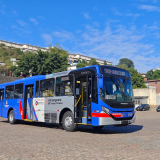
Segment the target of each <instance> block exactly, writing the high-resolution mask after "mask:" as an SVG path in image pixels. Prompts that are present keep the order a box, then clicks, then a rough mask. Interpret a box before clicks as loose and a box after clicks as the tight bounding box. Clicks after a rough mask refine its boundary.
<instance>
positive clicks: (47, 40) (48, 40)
mask: <svg viewBox="0 0 160 160" xmlns="http://www.w3.org/2000/svg"><path fill="white" fill-rule="evenodd" d="M41 37H42V38H43V39H44V41H45V43H46V45H49V44H50V43H52V36H51V35H50V34H42V35H41Z"/></svg>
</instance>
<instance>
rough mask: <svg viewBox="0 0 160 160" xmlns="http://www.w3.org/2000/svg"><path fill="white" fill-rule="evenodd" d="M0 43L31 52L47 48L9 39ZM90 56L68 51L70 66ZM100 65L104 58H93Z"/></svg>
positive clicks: (14, 61)
mask: <svg viewBox="0 0 160 160" xmlns="http://www.w3.org/2000/svg"><path fill="white" fill-rule="evenodd" d="M0 43H3V44H5V45H6V46H8V47H14V48H19V49H21V50H22V51H24V52H25V51H31V52H36V51H37V50H39V49H40V50H42V51H44V52H45V51H47V50H48V47H46V48H44V47H38V46H34V45H30V44H26V43H24V44H19V43H14V42H9V41H4V40H0ZM91 58H94V57H88V56H85V55H81V54H70V53H69V57H68V59H69V64H70V66H76V65H77V64H78V60H81V61H82V60H86V61H87V62H89V61H90V60H91ZM94 59H95V60H96V61H97V62H98V63H99V64H100V65H104V61H105V60H101V59H97V58H94ZM11 61H12V62H13V63H16V61H17V60H16V59H14V58H12V60H11ZM106 62H107V64H109V65H112V62H109V61H106ZM72 68H75V67H70V68H69V69H68V70H70V69H72Z"/></svg>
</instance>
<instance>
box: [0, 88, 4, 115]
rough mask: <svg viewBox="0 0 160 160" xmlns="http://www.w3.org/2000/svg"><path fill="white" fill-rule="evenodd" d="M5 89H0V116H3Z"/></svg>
mask: <svg viewBox="0 0 160 160" xmlns="http://www.w3.org/2000/svg"><path fill="white" fill-rule="evenodd" d="M3 98H4V89H0V117H2V108H3Z"/></svg>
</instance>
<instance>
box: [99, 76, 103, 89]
mask: <svg viewBox="0 0 160 160" xmlns="http://www.w3.org/2000/svg"><path fill="white" fill-rule="evenodd" d="M98 83H99V88H100V89H101V90H102V89H103V75H102V74H101V75H99V76H98Z"/></svg>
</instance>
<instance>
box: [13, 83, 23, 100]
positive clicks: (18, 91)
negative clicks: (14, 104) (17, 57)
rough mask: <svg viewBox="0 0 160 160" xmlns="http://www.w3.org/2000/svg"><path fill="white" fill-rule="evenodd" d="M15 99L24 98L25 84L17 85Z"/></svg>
mask: <svg viewBox="0 0 160 160" xmlns="http://www.w3.org/2000/svg"><path fill="white" fill-rule="evenodd" d="M14 98H15V99H19V98H23V83H21V84H16V85H15V92H14Z"/></svg>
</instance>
